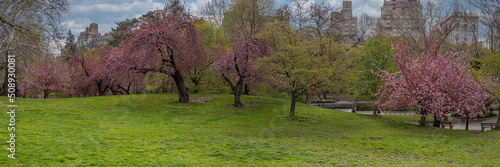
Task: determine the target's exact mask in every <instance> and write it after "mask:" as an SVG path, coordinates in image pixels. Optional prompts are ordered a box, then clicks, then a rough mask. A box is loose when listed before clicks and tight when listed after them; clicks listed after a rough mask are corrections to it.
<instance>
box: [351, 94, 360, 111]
mask: <svg viewBox="0 0 500 167" xmlns="http://www.w3.org/2000/svg"><path fill="white" fill-rule="evenodd" d="M356 101H358V98H357V97H354V99H353V100H352V108H351V109H352V111H354V112H355V111H356V109H357V107H356Z"/></svg>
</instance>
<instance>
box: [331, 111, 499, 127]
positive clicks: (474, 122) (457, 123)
mask: <svg viewBox="0 0 500 167" xmlns="http://www.w3.org/2000/svg"><path fill="white" fill-rule="evenodd" d="M336 110H341V111H345V112H351V110H350V109H336ZM397 113H398V114H396V115H413V114H414V112H397ZM356 114H373V111H356ZM380 114H381V115H394V114H395V113H389V112H386V113H384V112H381V113H380ZM448 121H450V122H452V124H453V129H457V130H465V124H466V122H465V121H463V122H462V120H461V119H459V118H455V117H448ZM481 122H483V123H496V122H497V118H496V117H493V118H491V117H490V118H478V119H469V130H472V131H481ZM409 123H412V124H418V122H417V121H414V122H409ZM484 130H485V131H488V130H491V129H490V128H486V129H484Z"/></svg>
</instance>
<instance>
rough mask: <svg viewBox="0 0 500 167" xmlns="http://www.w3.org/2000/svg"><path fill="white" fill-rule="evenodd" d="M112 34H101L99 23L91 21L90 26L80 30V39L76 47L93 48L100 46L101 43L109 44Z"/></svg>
mask: <svg viewBox="0 0 500 167" xmlns="http://www.w3.org/2000/svg"><path fill="white" fill-rule="evenodd" d="M110 37H111V35H110V34H109V33H106V34H104V35H101V33H99V29H98V24H97V23H90V26H89V27H86V28H85V31H83V32H80V35H79V36H78V39H77V40H76V47H78V48H87V49H92V48H96V47H99V46H101V45H104V44H107V43H108V40H109V38H110Z"/></svg>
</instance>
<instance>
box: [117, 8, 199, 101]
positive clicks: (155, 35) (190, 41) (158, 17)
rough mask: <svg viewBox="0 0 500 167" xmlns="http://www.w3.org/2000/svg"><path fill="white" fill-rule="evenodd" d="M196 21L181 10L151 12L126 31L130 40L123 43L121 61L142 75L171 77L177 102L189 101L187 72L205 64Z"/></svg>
mask: <svg viewBox="0 0 500 167" xmlns="http://www.w3.org/2000/svg"><path fill="white" fill-rule="evenodd" d="M194 25H195V19H194V18H193V17H192V16H191V15H190V14H188V13H185V12H184V11H176V12H173V11H170V10H168V9H166V10H165V11H157V12H150V13H149V15H148V17H147V19H143V20H141V21H139V22H138V23H137V24H135V25H134V26H131V27H130V28H129V30H128V34H129V35H131V37H130V38H128V39H127V40H125V41H123V42H122V43H121V44H120V47H121V48H122V49H123V54H124V56H125V57H124V58H125V59H128V60H129V62H131V68H130V69H133V70H136V71H137V72H141V73H144V74H145V73H148V72H159V73H163V74H166V75H169V76H170V77H172V78H173V80H174V82H175V85H176V88H177V92H178V94H179V102H180V103H187V102H188V101H189V95H188V91H187V89H186V86H185V83H184V75H185V74H186V73H187V71H189V70H191V69H194V68H197V67H198V66H202V65H205V64H206V63H204V62H202V61H204V60H206V55H205V54H204V51H203V48H202V45H201V42H200V38H199V36H200V33H199V31H198V30H197V29H196V27H195V26H194Z"/></svg>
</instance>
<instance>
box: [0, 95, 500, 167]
mask: <svg viewBox="0 0 500 167" xmlns="http://www.w3.org/2000/svg"><path fill="white" fill-rule="evenodd" d="M192 96H194V98H196V97H211V98H213V99H212V100H211V101H209V102H206V103H195V102H192V103H189V104H177V97H176V95H175V94H148V95H131V96H105V97H91V98H71V99H49V100H45V99H18V101H19V103H18V106H19V107H18V108H17V110H18V111H17V114H16V125H17V126H16V130H17V131H16V159H15V160H12V159H9V158H7V155H8V150H6V148H7V147H8V145H7V143H6V142H5V141H7V140H8V131H7V124H8V120H9V115H8V114H5V113H6V112H7V108H6V107H5V106H6V102H7V99H6V98H0V102H3V104H0V108H1V109H2V110H3V111H5V112H4V114H0V122H1V123H2V124H3V125H2V127H3V128H1V129H0V132H1V137H0V141H2V143H1V144H0V145H1V146H2V150H3V151H1V152H0V155H1V156H0V164H5V165H6V166H14V165H18V166H202V165H204V166H388V165H389V166H400V165H405V166H407V165H408V166H410V165H411V166H474V165H481V166H482V165H486V166H488V165H498V164H500V158H499V150H500V142H499V139H500V132H499V131H491V132H485V133H477V132H465V131H458V130H449V129H440V128H431V127H425V128H422V127H418V126H417V125H411V124H407V123H404V122H403V121H398V119H394V118H392V119H388V118H386V117H375V116H369V115H358V114H352V113H346V112H341V111H333V110H330V109H324V108H319V107H314V106H307V105H304V104H298V106H297V107H298V108H297V115H298V116H297V117H295V118H289V117H288V116H287V114H288V105H289V101H286V100H279V99H271V98H263V97H254V96H243V100H242V101H243V102H244V103H245V104H247V106H246V107H245V108H234V107H231V106H230V104H231V103H232V101H233V100H232V95H222V94H220V95H219V94H195V95H192ZM192 98H193V97H192ZM406 119H407V118H406Z"/></svg>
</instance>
